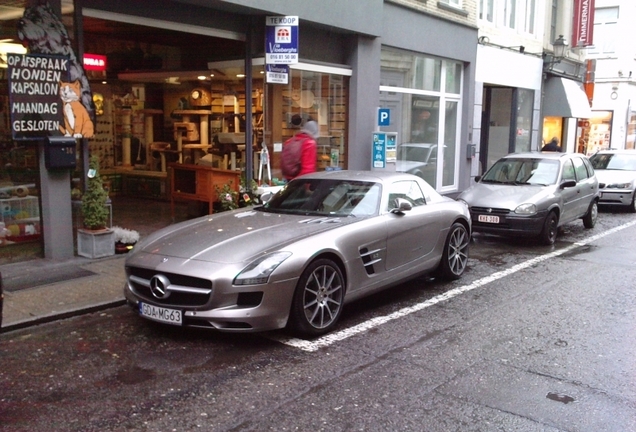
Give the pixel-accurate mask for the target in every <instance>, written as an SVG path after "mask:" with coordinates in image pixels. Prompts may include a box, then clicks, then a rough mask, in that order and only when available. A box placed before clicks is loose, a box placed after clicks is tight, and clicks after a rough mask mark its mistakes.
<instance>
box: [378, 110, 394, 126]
mask: <svg viewBox="0 0 636 432" xmlns="http://www.w3.org/2000/svg"><path fill="white" fill-rule="evenodd" d="M390 124H391V110H390V109H389V108H378V126H389V125H390Z"/></svg>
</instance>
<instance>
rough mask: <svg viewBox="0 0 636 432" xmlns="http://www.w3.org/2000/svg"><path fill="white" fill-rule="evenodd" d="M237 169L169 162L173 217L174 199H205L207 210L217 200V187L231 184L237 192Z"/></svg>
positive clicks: (238, 183) (211, 207)
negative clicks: (207, 205)
mask: <svg viewBox="0 0 636 432" xmlns="http://www.w3.org/2000/svg"><path fill="white" fill-rule="evenodd" d="M240 175H241V173H240V172H239V171H232V170H224V169H219V168H211V167H207V166H202V165H186V164H176V163H173V164H170V192H171V193H170V205H171V209H172V217H173V218H174V200H175V199H177V200H192V201H207V202H208V204H209V212H210V214H212V212H213V204H214V202H215V201H217V200H218V196H217V192H216V190H217V187H218V188H219V189H221V188H223V186H224V185H226V184H231V188H232V189H233V190H235V191H236V192H237V193H238V192H239V189H240V181H241V180H240Z"/></svg>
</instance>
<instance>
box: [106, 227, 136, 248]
mask: <svg viewBox="0 0 636 432" xmlns="http://www.w3.org/2000/svg"><path fill="white" fill-rule="evenodd" d="M112 230H113V231H114V233H115V253H116V254H123V253H128V252H129V251H131V250H132V248H133V246H134V245H135V243H137V242H138V241H139V232H138V231H136V230H131V229H126V228H122V227H119V226H114V227H113V228H112Z"/></svg>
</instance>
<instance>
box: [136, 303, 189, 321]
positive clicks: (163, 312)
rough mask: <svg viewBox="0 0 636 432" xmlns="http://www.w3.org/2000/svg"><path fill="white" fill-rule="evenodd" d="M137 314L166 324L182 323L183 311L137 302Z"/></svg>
mask: <svg viewBox="0 0 636 432" xmlns="http://www.w3.org/2000/svg"><path fill="white" fill-rule="evenodd" d="M139 314H140V315H141V316H143V317H145V318H149V319H151V320H155V321H160V322H163V323H167V324H174V325H182V324H183V313H182V312H181V311H180V310H177V309H169V308H164V307H159V306H154V305H150V304H147V303H142V302H139Z"/></svg>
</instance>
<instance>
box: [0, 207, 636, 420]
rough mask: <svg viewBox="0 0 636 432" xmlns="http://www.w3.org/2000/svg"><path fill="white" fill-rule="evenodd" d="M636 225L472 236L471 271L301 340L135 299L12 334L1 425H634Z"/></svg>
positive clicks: (411, 289) (354, 308)
mask: <svg viewBox="0 0 636 432" xmlns="http://www.w3.org/2000/svg"><path fill="white" fill-rule="evenodd" d="M635 222H636V216H635V215H632V214H628V213H622V212H606V211H604V212H602V213H601V215H600V217H599V222H598V224H597V226H596V228H594V229H593V230H585V229H583V225H582V223H580V222H577V223H573V224H570V225H568V226H567V227H566V228H565V230H563V232H562V233H561V235H560V236H559V238H558V240H557V244H556V245H555V247H545V246H540V245H538V244H536V243H534V242H531V241H519V240H505V239H499V238H494V237H486V236H480V235H476V236H475V239H474V242H473V244H472V246H471V259H470V266H469V269H468V270H467V273H466V274H465V275H464V277H463V278H462V279H461V280H459V281H456V282H454V283H440V282H436V281H431V280H427V279H425V278H422V279H418V280H416V281H412V282H410V283H407V284H404V285H401V286H400V287H397V288H396V289H393V290H391V291H389V292H384V293H381V294H379V295H376V296H373V297H371V298H368V299H365V300H363V301H360V302H357V303H355V304H353V305H351V306H350V307H348V308H347V309H345V312H344V314H343V319H342V322H341V325H340V328H339V330H338V331H336V332H334V333H335V334H336V335H338V337H334V338H333V339H329V338H323V339H321V340H318V341H309V342H307V341H305V342H307V344H305V345H303V344H302V342H303V341H296V340H293V339H292V340H289V339H288V335H286V334H285V333H284V332H273V333H269V334H265V335H233V334H219V333H213V332H206V331H192V330H188V331H185V330H182V329H179V328H174V327H167V326H162V325H158V324H154V323H151V322H147V321H144V320H142V319H140V318H139V317H138V316H136V315H135V314H133V313H132V312H131V311H130V310H129V309H128V308H127V307H121V308H117V309H113V310H110V311H108V312H106V313H97V314H90V315H84V316H81V317H77V318H73V319H68V320H63V321H58V322H55V323H51V324H46V325H41V326H38V327H34V328H30V329H25V330H20V331H15V332H11V333H6V334H2V335H0V364H1V365H2V366H1V368H0V430H2V431H52V430H55V431H57V430H60V431H62V430H63V431H194V430H205V431H227V430H232V431H265V430H276V431H283V430H300V431H307V430H312V431H322V430H324V431H357V430H361V431H362V430H364V431H398V430H399V431H406V430H413V431H456V430H457V431H459V430H461V431H590V432H596V431H621V432H622V431H629V430H636V360H634V359H636V344H634V343H633V338H634V331H635V330H636V283H635V282H634V280H635V279H636V270H635V268H636V266H635V264H636V225H635V224H634V223H635ZM629 224H631V225H629ZM594 236H596V237H594ZM378 317H384V318H385V319H383V320H381V323H380V324H377V325H372V324H369V321H368V320H369V319H371V318H376V319H377V318H378ZM354 326H357V327H354ZM357 329H360V331H358V330H357ZM281 341H282V342H285V343H281Z"/></svg>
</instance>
